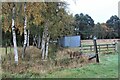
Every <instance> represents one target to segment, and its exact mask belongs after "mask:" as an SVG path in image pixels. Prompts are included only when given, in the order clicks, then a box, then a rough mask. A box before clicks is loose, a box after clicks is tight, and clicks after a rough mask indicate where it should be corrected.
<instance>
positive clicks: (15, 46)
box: [12, 5, 18, 65]
mask: <svg viewBox="0 0 120 80" xmlns="http://www.w3.org/2000/svg"><path fill="white" fill-rule="evenodd" d="M14 15H15V5H14V6H13V17H12V34H13V45H14V55H15V63H16V64H17V65H18V51H17V41H16V33H15V21H14Z"/></svg>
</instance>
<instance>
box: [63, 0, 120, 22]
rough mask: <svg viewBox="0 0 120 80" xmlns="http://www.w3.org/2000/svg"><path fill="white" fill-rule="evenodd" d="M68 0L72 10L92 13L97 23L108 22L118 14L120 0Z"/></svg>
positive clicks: (74, 12) (72, 11)
mask: <svg viewBox="0 0 120 80" xmlns="http://www.w3.org/2000/svg"><path fill="white" fill-rule="evenodd" d="M65 1H67V2H68V4H70V5H69V9H70V12H71V13H73V15H74V14H76V13H78V14H80V13H84V14H88V15H90V16H91V17H92V18H93V19H94V21H95V23H97V22H100V23H102V22H106V21H107V20H108V19H109V18H110V17H111V16H112V15H118V2H119V1H120V0H65Z"/></svg>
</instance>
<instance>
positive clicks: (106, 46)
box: [81, 44, 116, 53]
mask: <svg viewBox="0 0 120 80" xmlns="http://www.w3.org/2000/svg"><path fill="white" fill-rule="evenodd" d="M97 49H98V52H99V53H100V52H101V51H108V50H113V51H116V44H98V45H97ZM81 50H86V51H94V45H83V46H82V45H81Z"/></svg>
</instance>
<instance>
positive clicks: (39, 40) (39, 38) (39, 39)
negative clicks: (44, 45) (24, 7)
mask: <svg viewBox="0 0 120 80" xmlns="http://www.w3.org/2000/svg"><path fill="white" fill-rule="evenodd" d="M40 43H41V37H40V34H38V48H39V49H40V48H41V44H40Z"/></svg>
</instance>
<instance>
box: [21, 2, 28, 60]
mask: <svg viewBox="0 0 120 80" xmlns="http://www.w3.org/2000/svg"><path fill="white" fill-rule="evenodd" d="M25 12H26V3H25V4H24V13H25ZM26 26H27V16H26V14H25V21H24V45H23V54H22V59H23V58H24V57H25V50H26V47H27V31H26Z"/></svg>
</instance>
